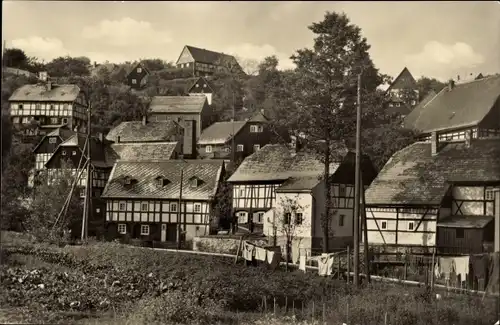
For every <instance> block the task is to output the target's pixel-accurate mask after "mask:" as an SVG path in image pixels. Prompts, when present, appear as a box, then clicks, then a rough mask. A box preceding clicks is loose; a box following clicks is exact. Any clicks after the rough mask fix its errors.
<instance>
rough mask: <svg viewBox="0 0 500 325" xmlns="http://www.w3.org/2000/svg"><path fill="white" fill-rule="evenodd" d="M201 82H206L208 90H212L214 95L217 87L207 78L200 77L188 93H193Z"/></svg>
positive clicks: (188, 89) (189, 88)
mask: <svg viewBox="0 0 500 325" xmlns="http://www.w3.org/2000/svg"><path fill="white" fill-rule="evenodd" d="M199 81H204V82H205V84H207V86H208V88H209V89H210V90H211V92H212V93H214V92H215V89H216V88H215V85H214V84H213V83H212V82H211V81H210V80H209V79H207V78H205V77H199V78H197V79H196V80H195V81H194V82H193V83H192V84H191V85H190V86H189V87H188V88H187V90H186V91H187V92H188V93H189V92H191V91H192V90H193V88H194V87H195V86H196V85H197V84H198V82H199Z"/></svg>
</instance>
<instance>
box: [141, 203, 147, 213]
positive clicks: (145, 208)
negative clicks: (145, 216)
mask: <svg viewBox="0 0 500 325" xmlns="http://www.w3.org/2000/svg"><path fill="white" fill-rule="evenodd" d="M141 211H148V204H147V203H142V204H141Z"/></svg>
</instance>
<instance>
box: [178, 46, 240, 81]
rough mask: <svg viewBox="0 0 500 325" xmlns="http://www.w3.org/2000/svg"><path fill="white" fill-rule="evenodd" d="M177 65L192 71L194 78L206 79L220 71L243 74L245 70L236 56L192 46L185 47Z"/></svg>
mask: <svg viewBox="0 0 500 325" xmlns="http://www.w3.org/2000/svg"><path fill="white" fill-rule="evenodd" d="M175 65H176V66H177V68H179V69H186V70H190V71H192V72H193V77H198V76H205V77H206V76H209V75H212V74H214V72H216V71H218V70H222V71H230V72H243V69H242V68H241V66H240V65H239V63H238V61H237V60H236V58H235V57H234V56H232V55H228V54H224V53H219V52H214V51H209V50H205V49H200V48H197V47H194V46H190V45H185V46H184V48H183V49H182V52H181V54H180V55H179V58H178V59H177V62H176V63H175Z"/></svg>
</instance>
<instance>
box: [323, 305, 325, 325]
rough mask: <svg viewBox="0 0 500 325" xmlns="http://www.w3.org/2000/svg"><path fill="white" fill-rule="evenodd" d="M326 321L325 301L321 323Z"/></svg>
mask: <svg viewBox="0 0 500 325" xmlns="http://www.w3.org/2000/svg"><path fill="white" fill-rule="evenodd" d="M325 322H326V309H325V303H323V324H325Z"/></svg>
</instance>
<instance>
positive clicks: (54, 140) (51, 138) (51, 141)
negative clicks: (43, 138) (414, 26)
mask: <svg viewBox="0 0 500 325" xmlns="http://www.w3.org/2000/svg"><path fill="white" fill-rule="evenodd" d="M49 143H57V138H56V137H50V138H49Z"/></svg>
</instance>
